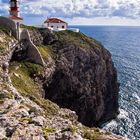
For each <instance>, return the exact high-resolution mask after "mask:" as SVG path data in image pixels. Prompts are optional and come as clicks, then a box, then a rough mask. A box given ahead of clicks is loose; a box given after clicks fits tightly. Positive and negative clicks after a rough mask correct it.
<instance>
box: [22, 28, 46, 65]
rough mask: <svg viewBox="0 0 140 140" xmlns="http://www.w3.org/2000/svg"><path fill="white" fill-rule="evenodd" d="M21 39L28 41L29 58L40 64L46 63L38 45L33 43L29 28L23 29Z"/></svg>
mask: <svg viewBox="0 0 140 140" xmlns="http://www.w3.org/2000/svg"><path fill="white" fill-rule="evenodd" d="M20 41H21V42H22V41H26V46H25V47H27V48H28V52H27V57H28V59H29V60H31V61H33V62H35V63H37V64H40V65H43V66H44V65H45V62H44V60H43V58H42V56H41V54H40V52H39V50H38V49H37V47H36V46H35V45H34V44H33V42H32V41H31V38H30V34H29V32H28V30H26V29H24V30H22V31H21V34H20Z"/></svg>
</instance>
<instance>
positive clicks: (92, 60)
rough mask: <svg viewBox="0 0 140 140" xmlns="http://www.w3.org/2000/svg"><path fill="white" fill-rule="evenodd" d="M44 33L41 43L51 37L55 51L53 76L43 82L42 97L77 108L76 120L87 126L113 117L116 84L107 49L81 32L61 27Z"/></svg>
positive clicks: (47, 42) (116, 94)
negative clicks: (63, 29)
mask: <svg viewBox="0 0 140 140" xmlns="http://www.w3.org/2000/svg"><path fill="white" fill-rule="evenodd" d="M43 36H44V40H45V41H44V44H50V40H53V41H51V45H52V47H53V49H54V50H55V52H56V54H55V55H56V57H55V59H54V60H55V65H56V68H55V71H54V73H53V76H52V80H51V81H50V83H49V85H48V83H47V84H46V85H45V84H44V87H45V91H46V96H45V97H46V98H47V99H50V100H51V101H53V102H56V103H57V104H58V105H60V106H61V107H64V108H69V109H71V110H74V111H76V113H77V115H78V119H79V121H81V122H82V123H83V124H85V125H88V126H95V125H99V124H100V123H103V122H106V121H108V120H110V119H113V118H115V117H116V116H117V114H118V91H119V84H118V82H117V72H116V69H115V67H114V64H113V62H112V59H111V54H110V53H109V51H107V50H106V49H105V48H104V47H103V46H102V45H101V44H100V43H99V42H97V41H95V40H93V39H91V38H88V37H87V36H85V35H83V34H81V33H73V32H70V31H64V32H60V34H59V32H57V33H56V35H55V36H54V35H52V34H51V33H49V32H47V31H44V33H43ZM46 36H50V38H51V39H49V41H47V39H45V38H46ZM56 36H57V37H56ZM56 38H57V39H56ZM54 40H55V41H54ZM71 40H72V41H73V42H72V41H71ZM74 41H75V42H74ZM81 42H82V43H81Z"/></svg>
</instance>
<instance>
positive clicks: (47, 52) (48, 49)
mask: <svg viewBox="0 0 140 140" xmlns="http://www.w3.org/2000/svg"><path fill="white" fill-rule="evenodd" d="M37 47H38V50H39V52H40V53H41V55H42V57H43V59H44V60H48V58H49V57H53V56H54V52H53V48H52V46H51V45H46V46H45V45H40V46H37Z"/></svg>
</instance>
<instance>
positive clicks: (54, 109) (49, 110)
mask: <svg viewBox="0 0 140 140" xmlns="http://www.w3.org/2000/svg"><path fill="white" fill-rule="evenodd" d="M29 98H30V99H31V100H32V101H34V102H35V103H37V104H38V105H39V106H40V107H42V108H43V109H44V111H45V112H44V113H45V114H44V115H46V116H47V115H57V114H58V111H59V107H58V106H57V105H56V104H54V103H53V102H51V101H49V100H47V99H43V98H37V97H36V96H34V95H29Z"/></svg>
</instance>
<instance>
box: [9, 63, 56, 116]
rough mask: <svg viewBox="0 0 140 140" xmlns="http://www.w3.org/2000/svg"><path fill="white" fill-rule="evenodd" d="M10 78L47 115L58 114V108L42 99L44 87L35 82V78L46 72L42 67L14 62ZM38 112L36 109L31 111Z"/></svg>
mask: <svg viewBox="0 0 140 140" xmlns="http://www.w3.org/2000/svg"><path fill="white" fill-rule="evenodd" d="M9 71H10V77H11V80H12V83H13V85H14V87H15V88H16V89H17V90H18V91H19V93H21V94H22V95H23V96H27V97H29V98H30V99H31V100H33V101H34V102H36V103H37V104H38V105H40V106H41V107H42V108H44V110H45V115H48V114H57V113H58V109H59V108H58V106H57V105H55V104H54V103H52V102H51V101H49V100H45V99H43V98H42V95H41V93H42V87H41V85H40V84H39V83H38V82H37V81H35V80H34V77H39V76H41V75H42V76H43V74H44V70H43V67H42V66H41V65H38V64H34V63H30V62H26V61H23V62H12V63H11V65H10V70H9ZM30 111H31V112H32V111H36V110H35V109H31V110H30Z"/></svg>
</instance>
